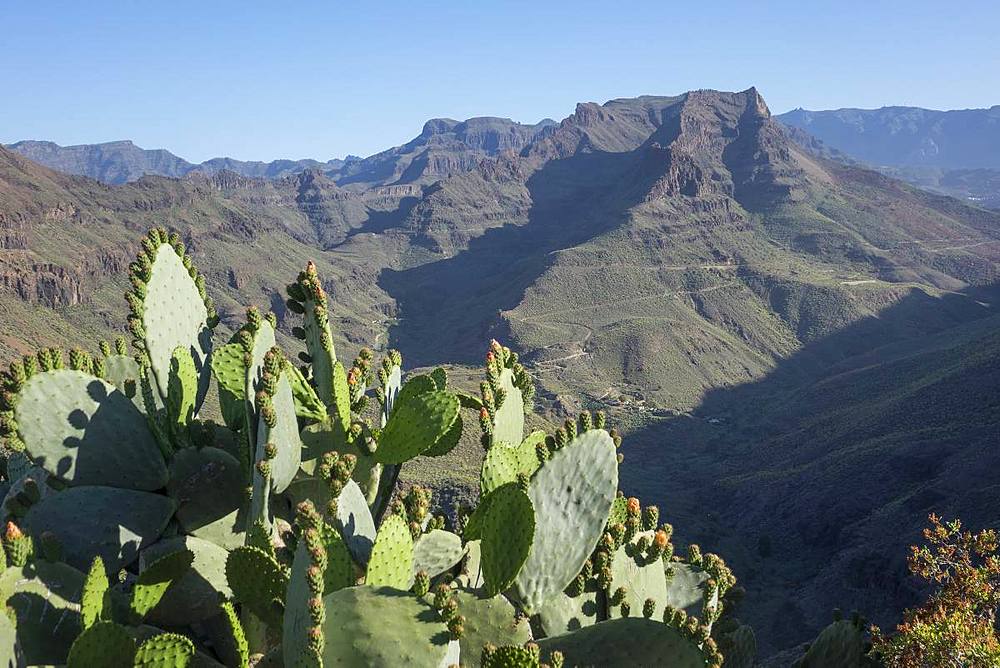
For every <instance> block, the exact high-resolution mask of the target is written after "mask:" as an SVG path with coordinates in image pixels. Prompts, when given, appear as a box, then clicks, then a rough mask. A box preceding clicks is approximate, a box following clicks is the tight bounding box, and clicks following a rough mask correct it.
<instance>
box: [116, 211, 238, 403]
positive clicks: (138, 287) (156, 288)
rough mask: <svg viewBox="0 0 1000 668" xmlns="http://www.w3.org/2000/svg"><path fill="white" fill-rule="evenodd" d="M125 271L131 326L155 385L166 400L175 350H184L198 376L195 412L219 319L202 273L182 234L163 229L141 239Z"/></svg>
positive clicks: (202, 395)
mask: <svg viewBox="0 0 1000 668" xmlns="http://www.w3.org/2000/svg"><path fill="white" fill-rule="evenodd" d="M129 277H130V278H131V280H132V291H130V292H129V293H127V294H126V299H127V301H128V304H129V308H130V309H131V315H130V316H129V331H130V332H131V334H132V336H133V337H134V338H135V344H136V346H137V348H138V349H139V351H140V352H141V353H142V354H143V357H144V359H145V361H146V363H147V364H149V366H150V368H151V370H152V378H153V381H154V389H155V390H156V391H157V394H158V395H159V397H160V398H161V400H162V402H163V403H166V401H167V397H168V394H169V384H170V376H171V365H172V360H173V357H174V351H175V350H177V349H178V348H181V349H183V350H186V351H188V352H189V353H190V355H191V360H192V363H193V365H194V368H195V371H196V373H197V376H198V382H197V386H196V387H197V396H196V399H195V404H194V410H195V412H197V409H198V408H200V406H201V403H202V401H204V398H205V394H206V393H207V391H208V381H209V378H210V371H209V366H208V358H209V355H210V354H211V352H212V328H214V327H215V325H216V324H217V322H218V317H217V316H216V314H215V308H214V306H213V305H212V302H211V300H210V299H209V298H208V297H207V295H206V294H205V280H204V278H203V277H202V276H201V275H200V274H199V273H198V270H197V269H196V268H195V266H194V264H193V263H192V262H191V257H190V256H189V255H188V254H187V253H186V252H185V248H184V243H183V242H182V241H181V239H180V235H178V234H176V233H175V234H167V232H166V230H162V229H154V230H151V231H150V233H149V235H148V236H147V237H146V238H145V239H143V241H142V249H141V250H140V251H139V254H138V256H137V257H136V261H135V262H133V263H132V264H131V265H130V266H129Z"/></svg>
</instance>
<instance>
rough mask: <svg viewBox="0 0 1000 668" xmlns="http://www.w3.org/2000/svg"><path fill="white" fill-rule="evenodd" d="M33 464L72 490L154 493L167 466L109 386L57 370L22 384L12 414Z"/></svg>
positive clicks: (140, 418)
mask: <svg viewBox="0 0 1000 668" xmlns="http://www.w3.org/2000/svg"><path fill="white" fill-rule="evenodd" d="M14 415H15V419H16V420H17V425H18V434H19V435H20V437H21V440H23V441H24V444H25V449H26V451H27V453H28V454H29V455H30V456H31V458H32V459H33V460H34V461H35V463H36V464H38V465H39V466H41V467H43V468H44V469H45V470H46V471H48V472H49V473H51V474H53V475H56V476H59V477H60V478H62V479H64V480H66V481H67V482H69V483H70V484H73V485H109V486H113V487H126V488H129V489H138V490H154V489H159V488H160V487H163V485H164V484H166V481H167V466H166V463H164V461H163V456H162V455H161V454H160V448H159V446H158V445H157V444H156V440H155V439H154V438H153V435H152V433H151V432H150V431H149V427H147V425H146V417H145V416H144V415H143V414H142V413H140V412H139V410H138V409H137V408H136V407H135V404H133V403H132V401H131V400H130V399H129V398H128V397H126V396H125V395H124V394H122V393H121V392H120V391H118V389H117V388H115V387H114V386H113V385H111V384H110V383H106V382H104V381H103V380H100V379H99V378H95V377H94V376H91V375H89V374H86V373H84V372H82V371H72V370H69V369H58V370H54V371H46V372H43V373H38V374H35V375H34V376H32V377H31V378H29V379H28V380H27V382H25V384H24V388H23V389H22V390H21V392H20V393H19V396H18V401H17V406H16V408H15V410H14Z"/></svg>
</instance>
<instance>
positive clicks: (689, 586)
mask: <svg viewBox="0 0 1000 668" xmlns="http://www.w3.org/2000/svg"><path fill="white" fill-rule="evenodd" d="M669 568H670V570H671V571H672V573H673V575H671V576H669V577H668V578H667V598H666V599H665V603H666V605H669V606H670V607H671V608H674V609H676V610H683V611H684V612H685V613H687V614H688V616H695V617H697V618H699V619H702V606H703V605H704V601H705V595H704V587H705V583H706V582H708V579H709V575H708V573H705V572H704V571H702V570H701V569H699V568H696V567H694V566H691V565H689V564H685V563H681V562H678V561H675V562H672V563H671V564H670V565H669ZM633 609H635V608H633Z"/></svg>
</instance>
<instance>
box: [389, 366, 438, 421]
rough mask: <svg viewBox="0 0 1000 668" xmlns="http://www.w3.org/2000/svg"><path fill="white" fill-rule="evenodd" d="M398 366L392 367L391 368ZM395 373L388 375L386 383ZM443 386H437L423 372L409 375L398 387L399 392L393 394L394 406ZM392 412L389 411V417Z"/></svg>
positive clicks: (390, 381)
mask: <svg viewBox="0 0 1000 668" xmlns="http://www.w3.org/2000/svg"><path fill="white" fill-rule="evenodd" d="M398 368H399V367H393V370H394V371H395V369H398ZM394 376H395V373H393V375H392V376H390V378H389V381H388V382H387V383H386V384H387V385H391V384H392V381H393V380H394ZM443 389H444V388H443V387H438V386H437V383H436V382H434V379H433V378H431V377H430V376H428V375H425V374H417V375H415V376H410V377H409V378H407V379H406V383H404V384H403V386H402V387H400V388H399V393H398V394H397V395H396V396H395V401H394V402H393V405H394V406H402V405H403V404H404V403H406V402H407V401H410V400H411V399H413V398H414V397H416V396H419V395H421V394H424V393H425V392H434V391H435V390H443ZM391 415H392V413H391V411H390V417H391Z"/></svg>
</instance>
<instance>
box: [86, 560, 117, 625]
mask: <svg viewBox="0 0 1000 668" xmlns="http://www.w3.org/2000/svg"><path fill="white" fill-rule="evenodd" d="M108 586H109V583H108V574H107V573H106V572H105V570H104V562H103V561H101V558H100V557H97V558H96V559H94V563H93V564H91V566H90V570H89V571H88V572H87V579H86V580H84V582H83V590H82V591H81V593H80V622H81V624H82V625H83V628H85V629H88V628H90V627H91V626H93V625H94V623H96V622H98V621H100V620H102V619H110V611H111V610H110V607H111V599H110V596H109V594H108Z"/></svg>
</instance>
